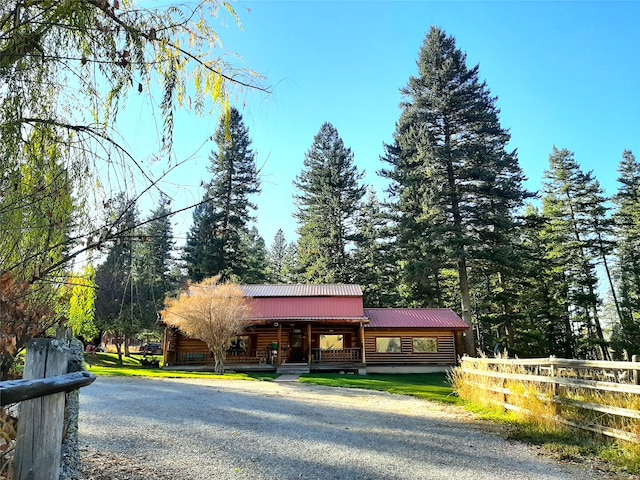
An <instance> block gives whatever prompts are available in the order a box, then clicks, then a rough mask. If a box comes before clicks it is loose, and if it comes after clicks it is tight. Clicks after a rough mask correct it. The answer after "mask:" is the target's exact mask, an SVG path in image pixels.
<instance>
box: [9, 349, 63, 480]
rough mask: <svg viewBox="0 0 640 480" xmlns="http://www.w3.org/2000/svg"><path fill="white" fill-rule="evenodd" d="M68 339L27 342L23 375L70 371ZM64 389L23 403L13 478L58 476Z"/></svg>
mask: <svg viewBox="0 0 640 480" xmlns="http://www.w3.org/2000/svg"><path fill="white" fill-rule="evenodd" d="M65 343H66V342H63V341H60V340H52V339H44V338H38V339H35V340H31V341H30V342H29V344H28V345H27V356H26V360H25V368H24V374H23V378H24V379H26V380H33V379H36V378H49V377H55V376H57V375H64V374H66V373H67V358H68V350H67V348H66V345H65ZM64 404H65V394H64V392H61V393H55V394H53V395H47V396H45V397H40V398H35V399H33V400H26V401H24V402H22V403H20V406H19V416H18V418H19V420H18V440H17V443H16V452H15V459H14V471H13V480H57V479H58V475H59V471H60V452H61V448H62V427H63V422H64Z"/></svg>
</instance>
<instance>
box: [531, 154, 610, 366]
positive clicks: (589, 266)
mask: <svg viewBox="0 0 640 480" xmlns="http://www.w3.org/2000/svg"><path fill="white" fill-rule="evenodd" d="M599 191H600V189H599V185H598V184H597V182H596V181H595V179H594V178H593V176H592V175H591V174H590V173H587V174H585V173H584V172H582V170H581V169H580V166H579V165H578V163H577V162H576V161H575V159H574V156H573V154H572V153H571V152H569V151H568V150H566V149H557V148H556V147H554V149H553V152H552V154H551V155H550V156H549V169H548V170H547V171H546V172H545V174H544V181H543V192H544V195H543V214H544V216H545V217H546V218H547V219H548V224H547V226H546V228H545V235H546V236H547V237H548V241H549V245H550V247H551V248H550V252H549V255H550V256H551V257H553V258H556V259H559V260H560V262H561V265H558V266H559V267H560V268H562V270H563V272H564V275H565V283H566V290H567V293H568V302H569V309H570V312H571V322H572V324H573V326H574V330H575V331H576V333H577V334H578V335H579V337H580V338H579V341H580V344H581V350H582V351H581V352H579V353H578V354H579V355H581V356H593V355H597V356H599V357H600V358H604V359H608V358H609V352H608V349H607V345H606V341H605V339H604V334H603V331H602V326H601V322H600V318H599V313H598V307H599V305H600V298H599V295H598V288H597V284H598V277H597V273H596V262H597V261H598V256H599V253H600V242H599V240H598V235H599V234H600V235H602V233H603V232H601V231H598V230H596V228H595V227H596V225H597V224H598V223H599V221H598V220H595V219H596V216H598V215H601V213H602V212H600V211H596V209H599V208H600V202H601V199H600V198H599V197H598V196H597V195H596V194H597V193H599Z"/></svg>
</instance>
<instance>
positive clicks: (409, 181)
mask: <svg viewBox="0 0 640 480" xmlns="http://www.w3.org/2000/svg"><path fill="white" fill-rule="evenodd" d="M418 70H419V76H417V77H412V78H410V80H409V84H408V85H407V87H405V88H404V89H402V93H403V95H404V96H405V99H406V100H405V102H404V103H402V105H401V107H402V114H401V116H400V120H399V121H398V124H397V126H396V132H395V134H394V143H393V144H392V145H388V146H387V147H386V155H385V157H384V158H383V161H385V162H387V163H388V164H389V165H390V166H389V168H388V169H385V170H383V171H382V175H383V176H385V177H386V178H388V179H390V180H391V182H392V184H391V187H390V189H389V193H390V194H391V196H392V198H393V202H394V203H393V207H394V210H395V212H394V213H395V218H396V221H397V246H398V250H399V252H400V258H402V263H401V264H402V267H403V285H402V288H403V289H404V290H405V291H406V292H407V294H408V297H409V300H411V301H415V302H417V303H418V304H427V305H431V306H449V307H455V306H454V305H450V304H445V301H451V300H452V299H453V298H455V297H456V296H458V297H459V298H460V300H461V303H462V316H463V318H464V319H465V321H466V322H467V323H468V324H469V325H471V313H472V312H471V311H472V304H471V297H470V288H471V287H470V283H471V282H472V281H473V279H472V278H470V276H469V272H470V271H471V272H472V273H473V272H474V271H477V272H479V273H481V275H482V276H484V277H486V276H490V277H491V278H492V282H495V281H497V280H495V278H496V277H497V276H498V275H501V276H502V277H503V278H504V277H505V276H506V275H507V274H508V272H509V270H510V269H511V268H512V267H513V265H511V260H512V259H513V255H511V251H512V249H513V247H512V243H513V241H514V240H513V235H514V231H515V228H516V221H515V219H514V211H515V210H516V209H517V208H519V207H520V206H521V205H522V202H523V200H524V199H525V198H526V197H527V193H526V192H525V191H524V190H523V188H522V182H523V181H524V175H523V173H522V171H521V169H520V166H519V164H518V160H517V156H516V153H515V152H509V151H507V150H506V145H507V143H508V141H509V134H508V132H507V131H506V130H504V129H503V128H502V127H501V126H500V122H499V118H498V114H499V111H498V109H497V107H496V100H495V98H494V97H492V96H491V94H490V92H489V89H488V88H487V86H486V84H485V83H483V82H480V80H479V79H478V67H477V66H476V67H473V68H468V67H467V66H466V55H465V54H464V53H463V52H462V51H460V50H459V49H457V48H456V44H455V40H454V38H453V37H449V36H447V35H446V34H445V33H444V32H443V31H442V30H440V29H438V28H435V27H432V28H431V30H430V32H429V33H428V34H427V36H426V38H425V41H424V44H423V46H422V48H421V50H420V56H419V59H418ZM470 269H471V270H470ZM474 269H476V270H474ZM452 271H455V272H456V274H457V277H458V278H457V283H458V285H457V288H456V291H455V292H446V291H445V289H444V288H443V286H444V285H445V283H446V281H445V278H447V277H450V272H452ZM477 281H481V279H480V278H479V279H477ZM502 282H504V280H502ZM501 288H504V287H501ZM456 309H457V308H456ZM466 348H467V351H469V352H470V353H473V352H474V346H473V339H472V338H471V335H470V334H469V335H467V340H466Z"/></svg>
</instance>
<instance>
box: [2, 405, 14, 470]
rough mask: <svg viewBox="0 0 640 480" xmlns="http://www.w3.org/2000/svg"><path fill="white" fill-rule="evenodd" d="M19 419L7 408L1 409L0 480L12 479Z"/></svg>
mask: <svg viewBox="0 0 640 480" xmlns="http://www.w3.org/2000/svg"><path fill="white" fill-rule="evenodd" d="M17 423H18V419H17V418H16V417H14V416H13V415H12V414H11V412H10V411H9V410H7V409H6V408H0V480H10V479H11V465H12V461H13V451H14V448H15V444H16V437H17V432H16V427H17Z"/></svg>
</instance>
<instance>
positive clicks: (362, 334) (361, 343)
mask: <svg viewBox="0 0 640 480" xmlns="http://www.w3.org/2000/svg"><path fill="white" fill-rule="evenodd" d="M360 345H361V348H362V364H363V365H366V364H367V358H366V356H365V354H364V323H362V322H360Z"/></svg>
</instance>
